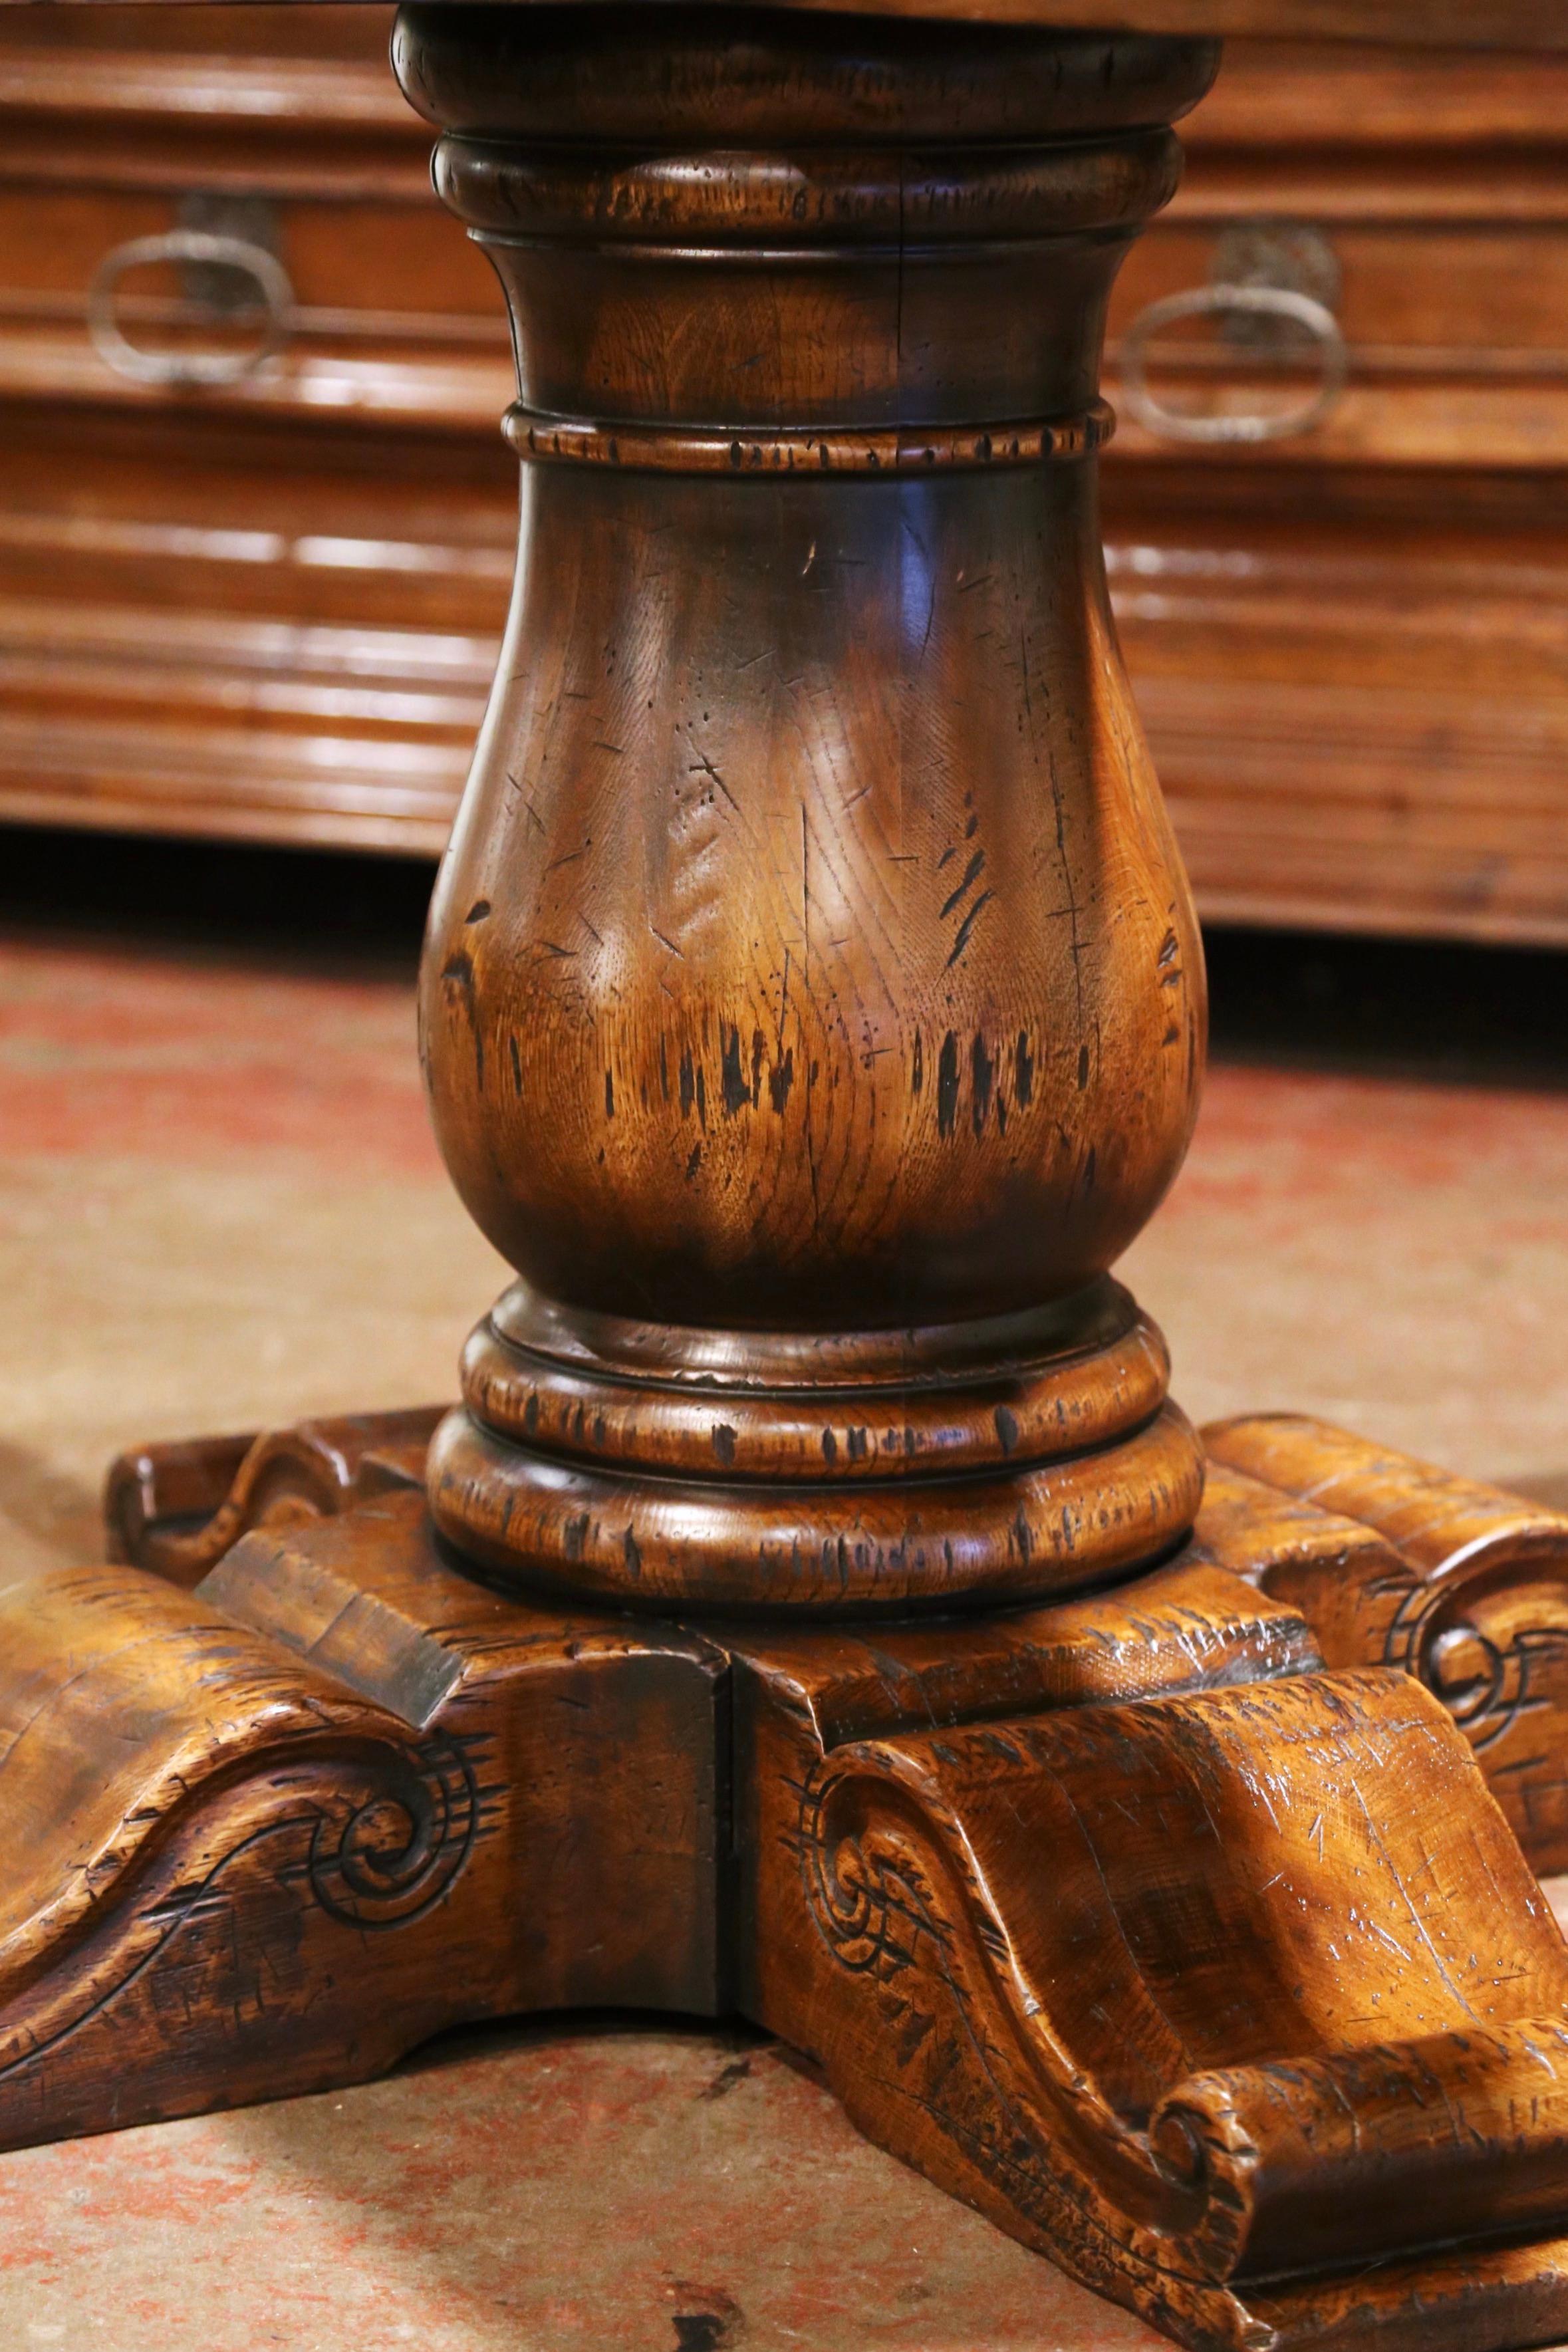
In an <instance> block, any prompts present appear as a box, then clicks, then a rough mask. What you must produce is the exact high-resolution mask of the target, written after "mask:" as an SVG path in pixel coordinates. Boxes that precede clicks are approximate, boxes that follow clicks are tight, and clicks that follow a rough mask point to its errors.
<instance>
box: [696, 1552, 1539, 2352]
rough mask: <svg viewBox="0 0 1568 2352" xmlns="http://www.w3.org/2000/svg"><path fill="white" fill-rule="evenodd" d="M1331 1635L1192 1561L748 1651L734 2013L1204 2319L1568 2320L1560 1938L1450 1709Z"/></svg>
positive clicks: (1329, 2332)
mask: <svg viewBox="0 0 1568 2352" xmlns="http://www.w3.org/2000/svg"><path fill="white" fill-rule="evenodd" d="M1311 1656H1312V1647H1311V1643H1310V1636H1309V1634H1308V1632H1307V1629H1306V1627H1305V1625H1304V1623H1303V1622H1302V1621H1301V1620H1300V1618H1299V1617H1298V1616H1297V1615H1296V1614H1295V1612H1291V1611H1289V1610H1287V1609H1284V1608H1283V1607H1281V1606H1280V1605H1279V1604H1278V1603H1273V1602H1270V1601H1268V1599H1267V1597H1266V1596H1262V1595H1257V1594H1253V1595H1251V1597H1250V1598H1249V1589H1248V1588H1247V1586H1246V1585H1244V1584H1242V1583H1240V1582H1239V1581H1238V1580H1235V1579H1233V1578H1230V1577H1228V1576H1226V1575H1223V1574H1220V1573H1218V1572H1216V1571H1215V1570H1212V1569H1210V1568H1207V1567H1205V1565H1204V1564H1203V1563H1201V1562H1197V1561H1190V1562H1187V1563H1183V1564H1178V1565H1175V1566H1173V1567H1171V1568H1168V1569H1165V1570H1161V1571H1159V1572H1157V1573H1156V1574H1155V1575H1153V1576H1151V1577H1148V1578H1145V1579H1143V1580H1140V1581H1139V1582H1138V1583H1137V1584H1135V1585H1133V1586H1131V1587H1127V1588H1123V1589H1122V1590H1121V1591H1120V1592H1119V1593H1117V1594H1116V1595H1114V1596H1102V1597H1100V1598H1099V1599H1097V1600H1095V1601H1089V1602H1082V1601H1079V1602H1075V1603H1069V1604H1066V1605H1064V1606H1061V1607H1058V1608H1055V1609H1048V1610H1041V1611H1038V1612H1029V1613H1028V1614H1026V1615H1025V1616H1021V1617H1016V1618H1013V1619H1011V1620H1009V1621H1004V1622H1001V1623H999V1624H993V1625H992V1626H990V1627H988V1628H984V1629H981V1628H976V1629H973V1630H972V1631H971V1630H959V1629H954V1628H952V1627H948V1628H946V1629H944V1631H943V1633H942V1635H941V1636H940V1637H936V1636H933V1635H930V1634H927V1635H921V1634H916V1633H911V1632H910V1631H909V1630H908V1629H900V1631H899V1632H898V1633H888V1634H884V1635H882V1636H880V1637H879V1640H878V1642H877V1643H876V1645H875V1647H873V1646H872V1645H871V1644H870V1643H865V1644H860V1643H852V1642H848V1641H839V1642H837V1643H836V1642H834V1641H832V1640H831V1639H829V1638H818V1639H817V1640H816V1641H811V1640H797V1641H795V1642H793V1643H788V1644H784V1643H767V1644H757V1645H754V1646H752V1645H748V1648H747V1651H746V1654H745V1655H744V1658H743V1661H742V1660H741V1659H739V1658H738V1661H737V1662H738V1664H741V1667H742V1672H741V1677H740V1681H739V1684H738V1688H737V1695H736V1715H737V1721H738V1724H739V1727H740V1741H741V1750H740V1752H741V1758H742V1770H741V1776H740V1782H739V1790H740V1793H739V1798H738V1802H739V1806H740V1817H741V1822H742V1837H741V1841H740V1843H741V1847H742V1853H744V1854H745V1855H746V1856H747V1857H748V1867H749V1869H750V1872H751V1878H750V1883H749V1887H748V1901H747V1905H746V1916H749V1917H750V1918H751V1919H752V1920H753V1921H754V1927H753V1928H752V1934H751V1937H750V1939H749V1943H748V1947H747V1956H746V1960H745V1963H744V1969H743V1973H742V1983H743V1985H744V1988H745V1991H744V1999H745V2002H746V2006H747V2007H748V2009H749V2010H750V2011H751V2012H752V2014H753V2015H754V2016H756V2017H757V2018H758V2019H759V2020H760V2021H762V2022H763V2023H764V2024H767V2025H769V2026H771V2027H772V2028H773V2030H775V2031H776V2032H779V2033H781V2034H783V2035H784V2036H785V2037H786V2038H787V2039H789V2040H790V2041H792V2042H795V2043H796V2044H797V2045H798V2046H800V2047H801V2048H803V2049H805V2050H807V2051H809V2052H811V2053H813V2054H814V2055H815V2056H816V2058H817V2059H818V2060H819V2062H820V2063H821V2064H822V2066H823V2069H824V2071H825V2073H826V2077H827V2079H828V2081H829V2082H830V2083H831V2084H832V2085H833V2087H834V2088H835V2089H836V2090H837V2092H838V2094H839V2095H840V2096H841V2097H842V2098H843V2100H844V2102H845V2104H846V2105H847V2107H848V2109H849V2111H850V2113H851V2115H852V2116H854V2118H855V2120H856V2121H857V2123H858V2125H859V2126H861V2128H862V2129H863V2130H864V2131H866V2132H867V2133H868V2136H869V2137H872V2138H874V2139H876V2140H878V2141H879V2142H880V2143H881V2144H882V2145H883V2146H885V2147H889V2148H891V2149H893V2150H894V2151H895V2152H896V2153H898V2154H899V2155H900V2156H902V2157H904V2158H906V2159H907V2160H908V2161H910V2163H912V2164H914V2165H915V2166H917V2167H918V2168H919V2169H921V2171H923V2172H925V2173H926V2174H927V2175H928V2176H929V2177H930V2178H931V2179H934V2180H935V2181H937V2182H938V2183H939V2184H940V2185H941V2186H942V2187H943V2188H946V2189H950V2190H952V2192H953V2193H954V2194H955V2195H957V2196H959V2197H961V2198H963V2200H965V2201H966V2202H968V2203H970V2204H972V2205H974V2206H976V2207H978V2208H979V2210H981V2211H983V2212H984V2213H986V2214H988V2215H989V2216H990V2217H991V2218H992V2219H993V2220H994V2221H996V2222H998V2223H999V2224H1000V2225H1001V2227H1002V2228H1003V2229H1005V2230H1006V2231H1009V2232H1010V2233H1011V2234H1012V2235H1013V2236H1015V2237H1017V2238H1020V2239H1022V2240H1023V2241H1024V2242H1026V2244H1029V2245H1032V2246H1035V2247H1037V2249H1038V2250H1039V2251H1040V2252H1044V2253H1047V2254H1049V2255H1051V2256H1052V2257H1053V2259H1055V2260H1056V2261H1057V2262H1058V2263H1061V2264H1062V2265H1063V2266H1064V2267H1065V2268H1066V2269H1067V2270H1068V2271H1069V2272H1070V2273H1072V2274H1073V2275H1074V2276H1075V2277H1077V2278H1079V2279H1081V2280H1082V2281H1083V2282H1084V2283H1085V2284H1087V2285H1089V2286H1091V2287H1093V2288H1094V2289H1096V2290H1097V2291H1098V2292H1099V2293H1100V2294H1108V2295H1110V2296H1113V2297H1114V2298H1115V2299H1116V2300H1118V2301H1119V2302H1121V2303H1125V2304H1128V2305H1131V2306H1132V2307H1133V2308H1134V2309H1135V2310H1137V2311H1139V2312H1140V2313H1142V2315H1143V2316H1144V2317H1146V2318H1147V2319H1149V2320H1151V2321H1152V2323H1153V2324H1154V2325H1156V2326H1160V2327H1162V2328H1163V2329H1165V2330H1166V2331H1167V2332H1169V2333H1170V2334H1172V2335H1173V2336H1176V2337H1177V2338H1178V2339H1180V2340H1181V2341H1183V2342H1185V2343H1188V2344H1193V2345H1197V2346H1204V2347H1215V2346H1235V2347H1247V2352H1274V2347H1278V2352H1285V2347H1295V2346H1301V2347H1305V2346H1309V2345H1311V2346H1319V2347H1330V2346H1332V2347H1340V2346H1345V2347H1349V2346H1351V2345H1362V2344H1366V2345H1372V2344H1378V2345H1384V2344H1386V2345H1398V2346H1400V2347H1415V2346H1417V2345H1419V2346H1420V2347H1423V2352H1444V2347H1449V2348H1450V2352H1483V2347H1496V2352H1501V2348H1502V2347H1513V2346H1521V2345H1527V2344H1531V2343H1539V2342H1542V2341H1543V2340H1552V2339H1553V2338H1554V2337H1555V2336H1559V2335H1561V2334H1562V2333H1563V2329H1564V2327H1565V2326H1568V2013H1565V2011H1564V2000H1565V1998H1568V1952H1565V1950H1564V1947H1563V1939H1562V1937H1561V1935H1560V1934H1559V1931H1558V1929H1557V1927H1556V1926H1555V1923H1554V1922H1553V1920H1552V1916H1551V1915H1550V1912H1549V1910H1548V1908H1547V1906H1546V1904H1545V1902H1544V1899H1543V1897H1542V1895H1541V1893H1540V1890H1539V1887H1538V1886H1537V1885H1536V1882H1535V1880H1534V1879H1533V1877H1532V1876H1531V1873H1530V1871H1529V1870H1528V1868H1527V1866H1526V1864H1525V1863H1524V1861H1523V1858H1522V1856H1521V1853H1520V1851H1519V1848H1518V1846H1517V1844H1516V1843H1515V1842H1514V1840H1513V1838H1512V1837H1511V1835H1510V1832H1509V1831H1508V1828H1507V1826H1506V1824H1505V1823H1504V1822H1503V1821H1502V1819H1501V1817H1500V1814H1499V1813H1498V1811H1497V1809H1496V1807H1495V1805H1494V1804H1493V1803H1492V1801H1491V1800H1490V1798H1489V1795H1488V1793H1487V1790H1486V1789H1485V1787H1484V1785H1483V1783H1482V1781H1481V1779H1480V1776H1479V1773H1478V1771H1477V1769H1476V1767H1475V1764H1474V1761H1473V1759H1472V1758H1471V1756H1470V1753H1469V1751H1468V1747H1467V1745H1466V1743H1465V1741H1464V1740H1463V1738H1461V1737H1460V1736H1459V1734H1458V1732H1457V1731H1456V1729H1455V1727H1454V1726H1453V1725H1452V1723H1451V1722H1450V1721H1449V1719H1448V1717H1447V1714H1446V1713H1445V1711H1444V1710H1443V1709H1442V1707H1441V1706H1439V1705H1438V1704H1437V1703H1436V1700H1435V1699H1434V1698H1433V1697H1432V1696H1430V1695H1429V1694H1428V1693H1427V1692H1426V1691H1424V1690H1423V1689H1422V1688H1421V1687H1420V1686H1419V1685H1417V1684H1415V1683H1414V1682H1413V1681H1412V1680H1410V1679H1409V1678H1408V1677H1407V1676H1405V1675H1398V1674H1390V1673H1363V1674H1329V1673H1325V1672H1321V1671H1311V1670H1305V1669H1307V1667H1308V1663H1309V1661H1310V1659H1311ZM1162 1685H1163V1687H1162Z"/></svg>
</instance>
